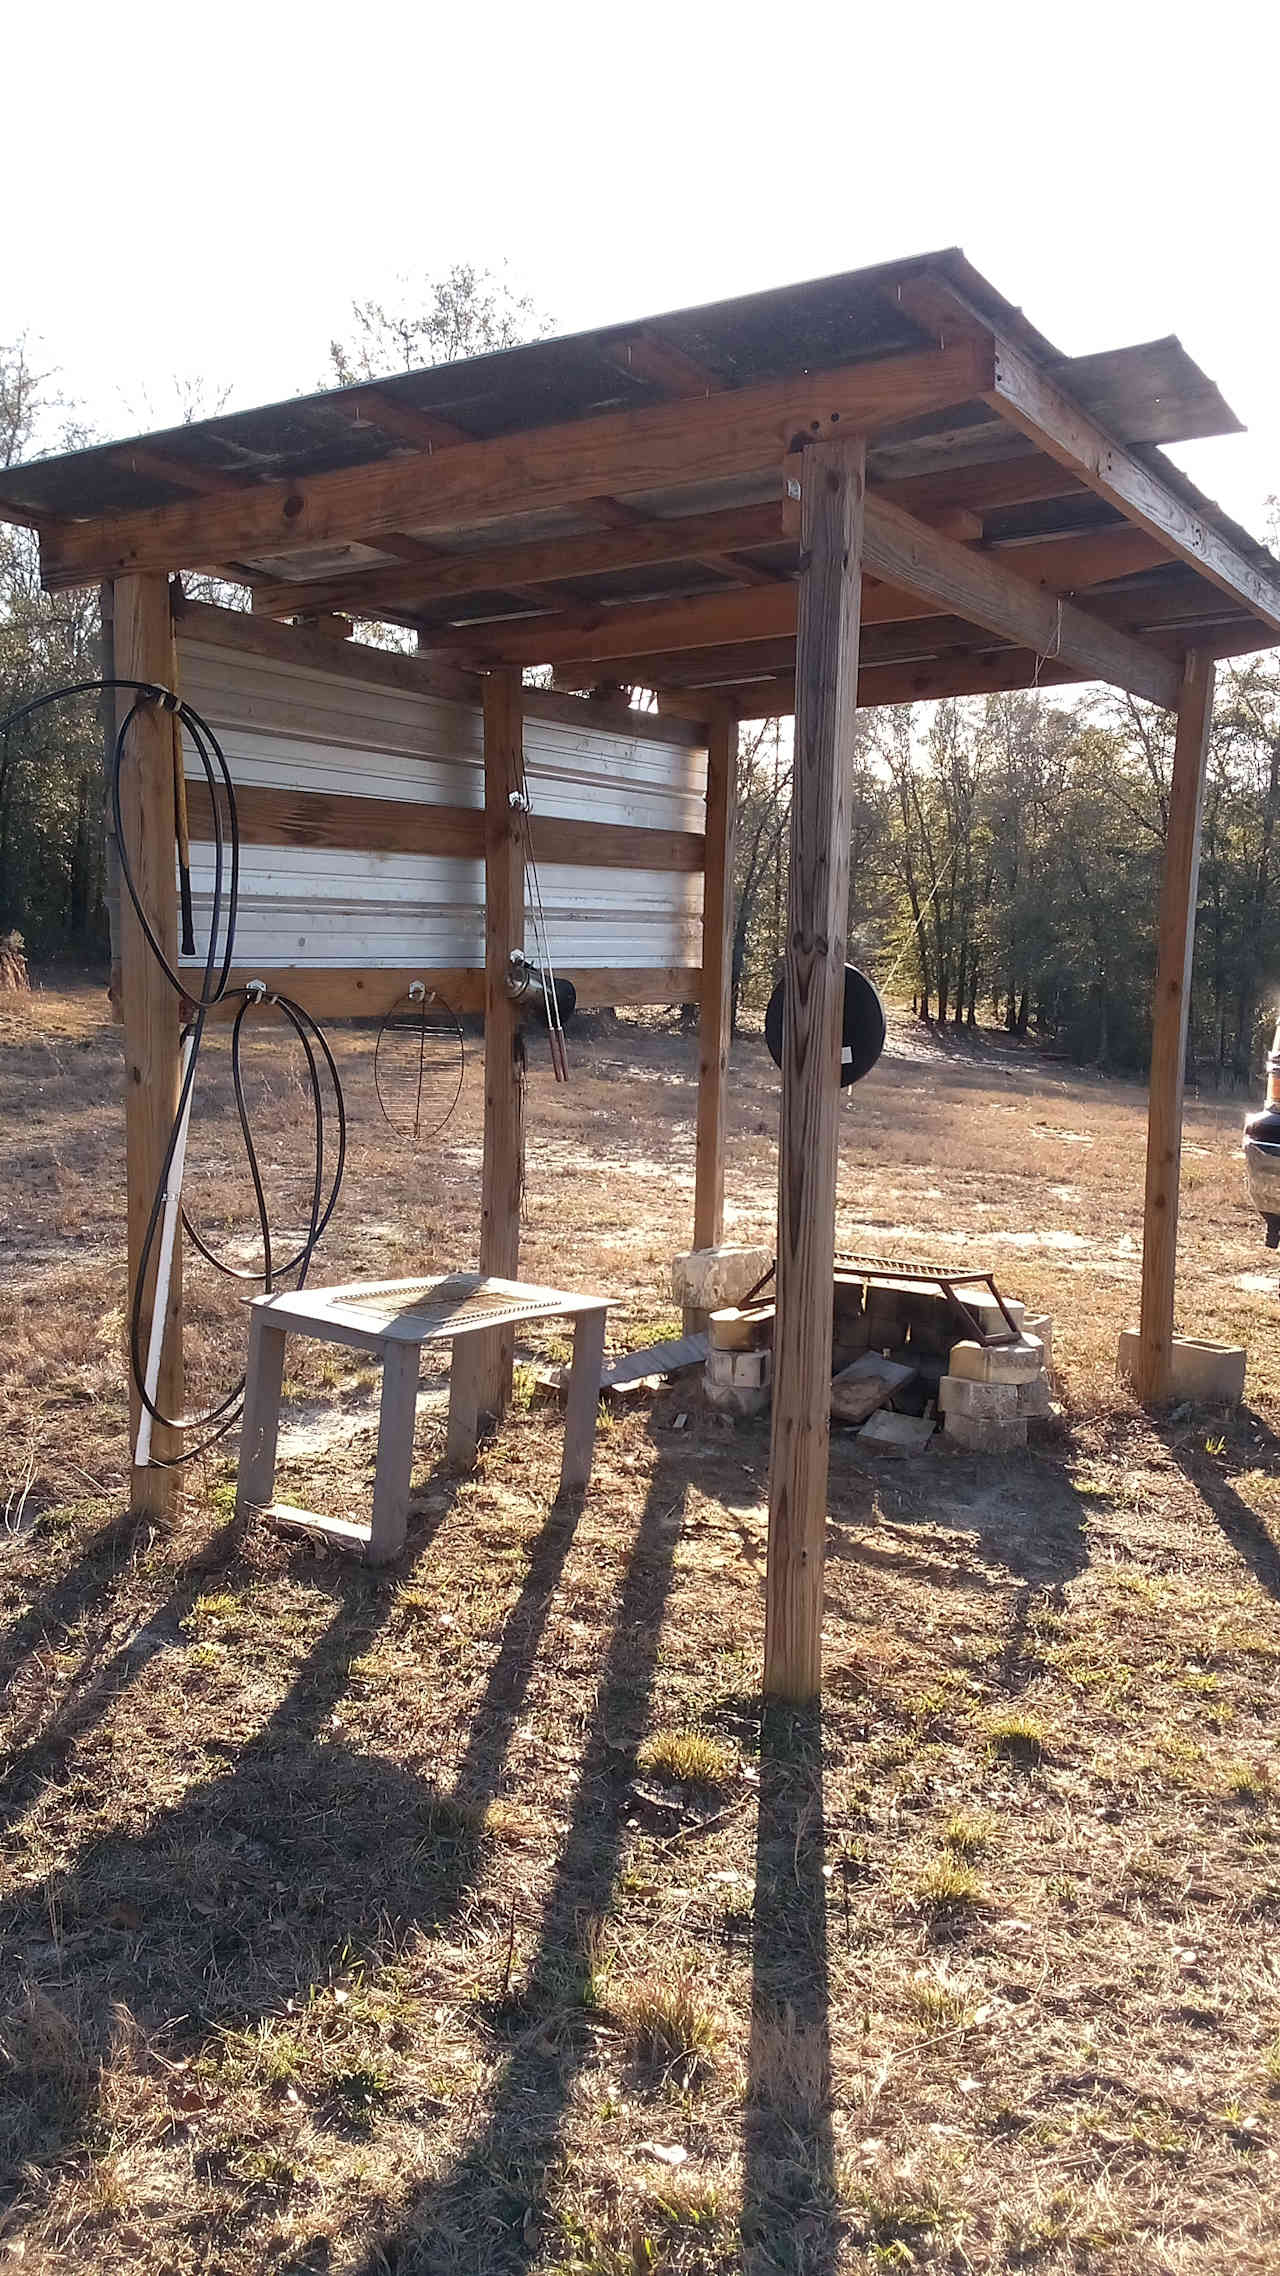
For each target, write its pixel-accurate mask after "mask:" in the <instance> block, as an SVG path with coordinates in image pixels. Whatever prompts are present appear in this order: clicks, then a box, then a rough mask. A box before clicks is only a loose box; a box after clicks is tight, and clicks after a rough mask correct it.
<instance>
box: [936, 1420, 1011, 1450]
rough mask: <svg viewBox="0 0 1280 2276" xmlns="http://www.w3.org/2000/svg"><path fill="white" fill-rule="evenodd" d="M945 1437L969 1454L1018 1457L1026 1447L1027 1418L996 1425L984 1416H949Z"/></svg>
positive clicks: (996, 1423)
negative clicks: (1021, 1448) (1015, 1455)
mask: <svg viewBox="0 0 1280 2276" xmlns="http://www.w3.org/2000/svg"><path fill="white" fill-rule="evenodd" d="M945 1436H946V1438H947V1440H948V1442H949V1443H950V1444H951V1445H952V1446H956V1447H959V1448H961V1449H962V1451H963V1452H964V1453H966V1454H1016V1453H1017V1452H1018V1450H1019V1448H1020V1447H1023V1446H1025V1445H1026V1443H1027V1424H1026V1417H1025V1416H1024V1415H1015V1416H1014V1417H1013V1418H1012V1420H1010V1421H1007V1422H996V1421H988V1420H984V1418H983V1417H982V1416H981V1415H961V1414H949V1415H948V1416H947V1424H946V1432H945Z"/></svg>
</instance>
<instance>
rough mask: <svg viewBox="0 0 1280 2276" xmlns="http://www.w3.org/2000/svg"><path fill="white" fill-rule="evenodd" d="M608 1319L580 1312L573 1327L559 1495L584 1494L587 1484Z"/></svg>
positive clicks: (603, 1314)
mask: <svg viewBox="0 0 1280 2276" xmlns="http://www.w3.org/2000/svg"><path fill="white" fill-rule="evenodd" d="M608 1317H609V1315H608V1312H607V1311H606V1309H605V1307H604V1305H603V1304H602V1305H601V1306H600V1308H599V1310H598V1311H594V1312H580V1313H579V1314H578V1317H577V1319H576V1320H575V1321H574V1324H573V1361H572V1364H571V1366H570V1369H569V1396H568V1399H567V1401H566V1404H565V1414H564V1452H563V1455H562V1457H561V1462H560V1491H561V1493H562V1494H585V1492H586V1490H587V1487H588V1486H589V1485H590V1483H591V1462H592V1456H593V1454H594V1452H595V1443H596V1417H597V1413H598V1410H599V1406H600V1372H601V1369H602V1367H603V1365H604V1331H605V1323H606V1321H607V1319H608Z"/></svg>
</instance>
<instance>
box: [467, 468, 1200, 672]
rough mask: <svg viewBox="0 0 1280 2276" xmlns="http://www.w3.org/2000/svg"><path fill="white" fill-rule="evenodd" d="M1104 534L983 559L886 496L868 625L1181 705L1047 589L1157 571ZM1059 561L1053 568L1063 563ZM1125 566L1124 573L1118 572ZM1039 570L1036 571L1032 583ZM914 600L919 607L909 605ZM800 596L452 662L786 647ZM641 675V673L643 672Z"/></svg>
mask: <svg viewBox="0 0 1280 2276" xmlns="http://www.w3.org/2000/svg"><path fill="white" fill-rule="evenodd" d="M1112 540H1113V533H1111V532H1109V531H1107V532H1102V531H1100V532H1097V533H1095V534H1094V535H1092V536H1091V537H1090V538H1089V540H1088V541H1087V549H1085V550H1081V549H1078V548H1077V547H1076V545H1075V544H1074V542H1073V541H1071V540H1064V541H1062V543H1061V544H1060V545H1059V544H1057V543H1055V544H1053V545H1051V546H1048V547H1040V546H1036V547H1011V548H1009V549H1008V550H1007V551H1000V552H981V551H978V550H977V549H975V548H974V547H972V546H965V545H959V544H957V542H956V540H955V539H954V538H949V537H945V536H944V535H943V534H942V533H941V531H939V530H935V529H929V528H927V527H926V525H925V524H924V523H923V522H919V521H917V520H915V519H914V517H913V516H912V515H910V514H908V513H905V512H904V511H903V509H902V508H901V507H899V506H894V505H891V504H890V503H889V501H888V500H887V499H883V498H879V499H877V498H874V497H871V498H868V499H867V501H866V512H865V524H864V538H863V548H864V549H863V563H864V567H865V569H866V571H867V573H868V575H871V576H874V577H876V578H877V579H879V580H880V581H881V586H882V588H883V589H881V590H879V591H871V592H868V593H867V595H866V596H865V599H864V602H863V615H864V618H865V620H866V621H867V622H868V623H873V622H881V621H896V620H899V619H902V618H909V617H911V616H913V615H929V614H938V613H942V614H946V615H954V616H960V617H964V618H965V619H966V620H967V621H968V622H970V623H973V624H978V625H981V626H983V627H984V628H985V629H986V630H987V631H988V632H993V633H995V634H996V635H997V636H998V637H999V638H1001V639H1006V640H1010V641H1014V642H1016V643H1017V644H1018V645H1020V646H1026V647H1031V648H1033V649H1034V650H1035V651H1036V652H1037V654H1040V655H1044V656H1045V657H1052V658H1053V659H1054V660H1055V661H1061V662H1065V663H1068V664H1070V665H1072V666H1074V667H1076V668H1078V669H1079V670H1080V671H1081V672H1082V673H1084V674H1086V675H1087V676H1089V677H1092V678H1095V679H1101V680H1109V681H1111V682H1112V683H1113V684H1115V685H1116V686H1119V687H1123V688H1127V689H1128V690H1129V691H1130V693H1132V694H1134V695H1140V696H1144V697H1146V698H1147V699H1148V700H1149V701H1151V702H1153V703H1163V704H1171V703H1172V702H1173V701H1174V700H1175V697H1176V693H1177V673H1176V670H1175V669H1174V668H1173V667H1171V665H1170V663H1169V660H1168V658H1167V657H1164V656H1162V655H1160V654H1158V653H1156V652H1153V651H1150V650H1148V649H1146V648H1144V647H1143V646H1142V645H1141V643H1140V642H1138V641H1136V640H1134V639H1133V637H1132V635H1130V634H1128V633H1123V632H1119V631H1117V630H1116V629H1115V628H1114V627H1112V626H1110V625H1106V624H1103V623H1101V622H1100V621H1099V620H1098V619H1096V618H1094V617H1090V616H1089V615H1088V614H1087V613H1086V612H1085V611H1084V610H1083V609H1080V608H1078V607H1076V606H1075V604H1074V603H1072V602H1070V601H1066V600H1063V599H1061V598H1057V597H1055V596H1054V594H1053V593H1052V592H1050V591H1048V590H1045V589H1044V588H1043V586H1042V584H1041V583H1040V582H1039V577H1040V576H1041V575H1043V573H1044V570H1045V565H1046V562H1047V563H1048V566H1049V567H1050V568H1051V569H1052V570H1053V573H1054V574H1055V575H1057V576H1066V577H1067V578H1068V579H1070V581H1071V583H1072V585H1073V586H1075V587H1076V588H1077V589H1078V587H1079V585H1080V583H1081V582H1082V581H1083V577H1084V573H1085V567H1086V563H1087V564H1089V565H1091V567H1092V570H1093V573H1094V575H1095V577H1096V574H1097V571H1098V569H1099V567H1101V568H1102V569H1103V571H1104V573H1105V574H1107V575H1117V574H1124V573H1125V569H1126V567H1127V568H1132V567H1134V566H1146V565H1149V560H1150V556H1149V554H1148V552H1147V550H1146V549H1147V548H1148V546H1149V545H1150V543H1151V541H1150V540H1149V539H1147V538H1145V537H1142V536H1136V537H1135V536H1134V534H1133V533H1131V532H1129V531H1126V530H1123V529H1122V530H1118V531H1116V532H1115V533H1114V543H1113V542H1112ZM1055 562H1056V564H1057V566H1056V567H1054V564H1055ZM1117 563H1119V564H1123V565H1124V566H1122V567H1119V568H1117V567H1116V566H1115V565H1116V564H1117ZM1028 572H1030V574H1028ZM903 595H910V596H911V599H910V600H909V601H907V602H906V603H905V604H904V601H903V598H902V596H903ZM796 609H797V601H796V588H795V587H794V586H788V585H783V586H773V587H770V588H768V589H767V590H763V591H755V592H745V593H704V594H700V595H699V596H698V597H697V598H695V599H679V600H674V601H661V602H652V603H646V604H642V605H640V606H639V607H636V608H626V607H622V606H617V607H613V608H600V609H596V610H582V611H575V612H571V613H570V614H569V615H568V616H567V617H565V618H561V619H552V618H535V619H533V620H532V621H531V622H529V623H527V624H517V625H512V626H511V627H509V628H506V629H505V630H504V628H503V627H502V626H500V625H496V624H493V625H489V626H487V627H486V628H485V629H484V630H483V631H481V630H479V629H477V630H470V629H468V630H465V631H463V630H454V631H451V632H450V633H449V634H448V635H447V636H446V635H442V636H441V637H442V642H443V641H447V649H448V653H449V654H450V655H452V656H455V657H457V656H460V655H461V656H466V657H467V658H468V659H471V660H473V661H479V660H493V659H497V658H499V657H501V658H504V659H506V660H508V661H511V662H520V663H527V664H532V663H544V664H547V663H549V664H553V665H554V664H561V663H604V662H618V663H620V662H623V661H625V660H626V659H627V658H629V657H631V658H635V657H644V656H646V655H648V656H653V655H654V654H661V653H662V652H663V650H664V648H665V649H666V650H667V651H668V652H674V651H676V650H678V649H680V648H699V647H708V646H716V645H718V644H721V643H723V644H724V645H725V646H730V647H731V646H733V645H734V644H736V643H740V642H747V641H753V640H762V639H764V640H767V639H777V638H786V637H787V635H788V634H790V633H791V632H793V631H794V630H795V626H796ZM633 668H636V667H633Z"/></svg>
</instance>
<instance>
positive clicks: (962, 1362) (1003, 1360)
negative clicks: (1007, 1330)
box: [951, 1335, 1044, 1383]
mask: <svg viewBox="0 0 1280 2276" xmlns="http://www.w3.org/2000/svg"><path fill="white" fill-rule="evenodd" d="M1043 1366H1044V1345H1043V1344H1042V1343H1041V1341H1040V1338H1039V1337H1038V1336H1027V1335H1022V1336H1019V1338H1018V1340H1017V1342H1016V1343H991V1344H981V1343H957V1344H953V1345H952V1346H951V1373H952V1374H953V1375H962V1376H965V1377H967V1379H968V1380H969V1381H970V1382H971V1383H1034V1381H1035V1379H1036V1377H1037V1375H1038V1374H1039V1373H1040V1370H1041V1368H1042V1367H1043Z"/></svg>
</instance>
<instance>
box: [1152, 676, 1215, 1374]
mask: <svg viewBox="0 0 1280 2276" xmlns="http://www.w3.org/2000/svg"><path fill="white" fill-rule="evenodd" d="M1213 681H1214V668H1213V664H1212V661H1211V660H1210V658H1209V657H1208V656H1205V655H1203V654H1201V653H1200V652H1199V651H1198V650H1194V649H1193V650H1192V651H1191V653H1190V654H1189V655H1188V657H1187V659H1186V663H1185V665H1184V668H1183V678H1182V687H1181V691H1180V693H1179V697H1178V731H1177V738H1176V740H1175V743H1174V751H1173V780H1172V783H1171V784H1170V789H1169V826H1168V832H1167V835H1166V839H1165V854H1164V879H1163V883H1162V885H1161V889H1160V936H1159V943H1158V947H1157V951H1156V985H1155V997H1154V1001H1153V1007H1152V1017H1151V1085H1150V1094H1149V1103H1148V1107H1147V1186H1146V1201H1145V1207H1144V1211H1143V1220H1142V1322H1141V1332H1140V1335H1139V1339H1138V1363H1137V1369H1136V1373H1135V1378H1134V1381H1135V1388H1136V1390H1137V1393H1138V1396H1139V1398H1140V1399H1143V1400H1158V1399H1167V1398H1168V1396H1169V1386H1170V1369H1171V1365H1172V1356H1173V1353H1172V1346H1173V1284H1174V1274H1175V1271H1176V1268H1177V1260H1178V1177H1179V1171H1180V1169H1181V1162H1182V1094H1183V1088H1184V1083H1185V1076H1186V1060H1187V1019H1188V1015H1189V1012H1190V1009H1191V958H1192V953H1193V951H1194V948H1195V938H1196V890H1197V886H1198V884H1199V877H1200V818H1201V812H1202V809H1203V804H1204V779H1205V762H1206V759H1207V757H1208V751H1209V730H1210V725H1211V723H1212V718H1213Z"/></svg>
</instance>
